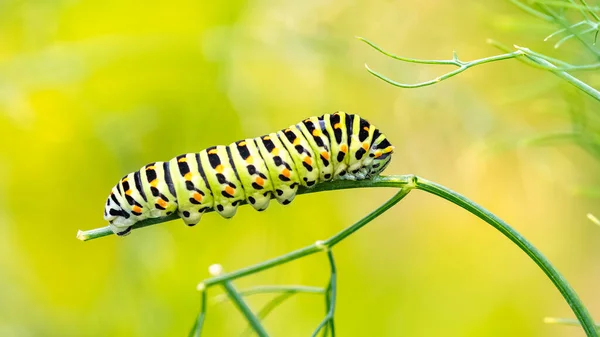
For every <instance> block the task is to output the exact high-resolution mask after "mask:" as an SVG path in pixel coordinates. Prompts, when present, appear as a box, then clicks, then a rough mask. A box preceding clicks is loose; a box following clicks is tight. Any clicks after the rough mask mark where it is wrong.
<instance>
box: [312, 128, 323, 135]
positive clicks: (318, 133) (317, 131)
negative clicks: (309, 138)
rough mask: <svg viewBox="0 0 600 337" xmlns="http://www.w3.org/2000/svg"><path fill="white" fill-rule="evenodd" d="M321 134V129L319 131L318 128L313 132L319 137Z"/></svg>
mask: <svg viewBox="0 0 600 337" xmlns="http://www.w3.org/2000/svg"><path fill="white" fill-rule="evenodd" d="M320 134H321V131H319V130H317V129H314V130H313V132H312V135H313V136H315V137H319V135H320Z"/></svg>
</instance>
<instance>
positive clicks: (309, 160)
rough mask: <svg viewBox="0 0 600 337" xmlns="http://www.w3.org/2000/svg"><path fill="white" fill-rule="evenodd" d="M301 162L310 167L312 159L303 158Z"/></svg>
mask: <svg viewBox="0 0 600 337" xmlns="http://www.w3.org/2000/svg"><path fill="white" fill-rule="evenodd" d="M303 161H304V162H305V163H306V164H308V165H312V159H310V157H304V160H303Z"/></svg>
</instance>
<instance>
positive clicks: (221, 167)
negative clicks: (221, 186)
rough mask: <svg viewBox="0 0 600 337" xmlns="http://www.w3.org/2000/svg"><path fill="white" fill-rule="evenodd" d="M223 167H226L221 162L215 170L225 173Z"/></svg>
mask: <svg viewBox="0 0 600 337" xmlns="http://www.w3.org/2000/svg"><path fill="white" fill-rule="evenodd" d="M223 169H224V167H223V165H221V164H219V165H217V167H215V170H217V172H218V173H223Z"/></svg>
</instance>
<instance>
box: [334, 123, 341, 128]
mask: <svg viewBox="0 0 600 337" xmlns="http://www.w3.org/2000/svg"><path fill="white" fill-rule="evenodd" d="M333 128H334V129H341V128H342V124H340V123H335V124H333Z"/></svg>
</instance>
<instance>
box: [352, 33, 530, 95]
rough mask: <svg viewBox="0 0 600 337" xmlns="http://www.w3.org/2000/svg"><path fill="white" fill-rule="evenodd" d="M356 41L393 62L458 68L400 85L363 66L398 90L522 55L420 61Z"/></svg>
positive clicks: (369, 42) (454, 54) (511, 53)
mask: <svg viewBox="0 0 600 337" xmlns="http://www.w3.org/2000/svg"><path fill="white" fill-rule="evenodd" d="M357 39H359V40H361V41H363V42H364V43H366V44H368V45H369V46H371V47H372V48H373V49H375V50H377V51H378V52H380V53H382V54H384V55H386V56H388V57H391V58H393V59H395V60H399V61H404V62H409V63H418V64H437V65H453V66H456V67H458V69H455V70H452V71H450V72H447V73H445V74H444V75H441V76H438V77H436V78H434V79H432V80H429V81H424V82H419V83H414V84H408V83H400V82H397V81H394V80H392V79H390V78H388V77H386V76H384V75H382V74H380V73H378V72H377V71H375V70H373V69H371V68H370V67H369V66H368V65H367V64H365V68H367V71H368V72H370V73H371V74H373V75H374V76H375V77H378V78H379V79H381V80H383V81H385V82H387V83H389V84H391V85H393V86H396V87H400V88H420V87H426V86H429V85H434V84H436V83H439V82H441V81H443V80H446V79H449V78H450V77H453V76H456V75H458V74H460V73H462V72H463V71H465V70H467V69H469V68H471V67H474V66H478V65H481V64H485V63H490V62H497V61H502V60H508V59H513V58H515V57H518V56H521V55H523V52H522V51H520V50H516V51H513V52H509V53H506V54H502V55H494V56H490V57H485V58H481V59H477V60H473V61H468V62H465V61H461V60H459V59H458V56H457V54H456V52H454V53H453V58H452V59H451V60H421V59H414V58H407V57H401V56H397V55H394V54H392V53H390V52H387V51H385V50H384V49H382V48H381V47H379V46H378V45H376V44H375V43H373V42H371V41H369V40H367V39H365V38H362V37H357Z"/></svg>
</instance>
